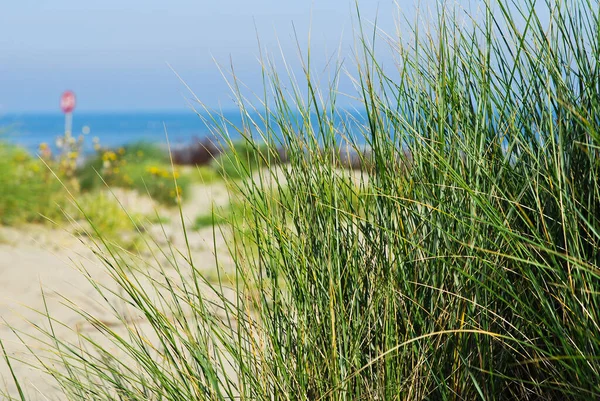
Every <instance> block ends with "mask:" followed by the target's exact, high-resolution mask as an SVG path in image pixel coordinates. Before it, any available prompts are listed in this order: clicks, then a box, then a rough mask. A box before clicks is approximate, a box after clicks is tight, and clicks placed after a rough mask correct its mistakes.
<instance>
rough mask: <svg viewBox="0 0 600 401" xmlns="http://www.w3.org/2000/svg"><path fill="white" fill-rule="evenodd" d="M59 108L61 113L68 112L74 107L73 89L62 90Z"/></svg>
mask: <svg viewBox="0 0 600 401" xmlns="http://www.w3.org/2000/svg"><path fill="white" fill-rule="evenodd" d="M60 108H61V109H62V111H63V113H70V112H72V111H73V109H75V93H73V91H64V92H63V94H62V96H61V97H60Z"/></svg>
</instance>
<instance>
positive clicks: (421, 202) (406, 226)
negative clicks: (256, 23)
mask: <svg viewBox="0 0 600 401" xmlns="http://www.w3.org/2000/svg"><path fill="white" fill-rule="evenodd" d="M538 3H539V2H538ZM485 4H486V5H487V6H488V8H485V7H484V9H483V15H482V17H481V18H476V17H473V19H471V20H469V19H468V18H467V22H468V23H466V24H465V23H462V22H461V23H459V20H458V15H459V14H460V15H462V14H461V13H460V12H459V11H455V10H452V9H448V8H440V9H439V12H438V19H437V23H436V24H435V25H434V28H431V30H428V31H423V30H422V29H420V28H419V27H417V26H415V28H414V32H413V33H414V38H413V39H414V40H411V41H409V42H408V44H406V43H405V42H404V41H400V40H397V41H393V43H392V48H393V49H394V51H395V54H396V57H397V66H398V70H397V71H390V70H384V69H383V68H382V66H381V65H380V64H378V60H377V59H376V58H375V56H374V53H373V43H370V42H369V41H368V40H367V37H368V35H367V34H366V33H364V32H362V33H360V34H359V38H358V39H359V43H360V44H361V45H360V49H359V50H360V53H359V54H362V56H360V57H358V60H357V61H358V63H357V64H358V75H357V76H356V77H355V82H356V85H357V92H358V94H359V96H360V97H361V99H362V112H363V115H364V121H362V130H361V131H360V132H358V133H357V132H348V131H345V128H344V127H346V126H345V125H343V124H342V125H340V124H339V121H340V119H343V111H341V110H340V109H339V108H336V104H335V99H336V96H337V92H336V86H335V85H336V82H337V78H338V76H336V75H334V78H333V82H332V83H331V86H330V87H329V88H328V89H327V90H320V89H319V87H318V82H317V81H316V80H315V79H313V75H312V72H313V70H312V66H311V65H310V64H309V63H308V62H306V63H305V64H304V72H305V78H306V79H305V81H303V83H299V82H295V81H292V82H287V81H286V82H284V81H283V79H282V78H281V77H280V76H279V75H278V74H277V73H276V69H274V68H271V67H268V66H267V64H268V63H267V61H266V60H265V70H264V74H265V76H266V77H267V79H268V85H269V87H270V88H271V89H272V96H271V97H270V98H268V99H266V100H265V103H264V104H266V105H267V110H266V111H263V110H262V109H256V110H253V109H252V108H251V107H252V106H251V105H249V104H248V103H247V102H245V101H244V99H243V97H242V96H241V95H240V94H238V96H239V98H238V100H239V102H240V104H241V106H240V107H241V111H242V115H243V116H245V118H244V122H243V126H242V127H240V129H241V130H243V132H245V133H246V134H247V137H259V136H260V137H262V138H264V139H265V142H266V143H267V144H268V145H269V150H268V152H275V150H276V148H277V146H280V145H281V144H282V142H283V145H285V148H286V149H287V151H288V158H289V166H288V167H287V168H285V169H283V176H282V175H281V174H279V173H276V172H275V171H274V170H260V169H256V171H253V172H252V173H253V174H252V175H254V176H255V179H253V180H241V181H237V182H236V185H237V186H238V187H237V190H238V192H239V194H241V195H240V196H242V197H243V199H244V201H245V205H246V207H250V208H252V212H251V213H248V216H249V217H248V218H247V219H245V221H243V222H242V223H239V222H236V220H235V219H233V221H232V223H233V225H234V229H237V230H240V231H241V230H243V233H244V238H243V240H238V238H239V237H237V236H234V239H236V240H235V241H234V242H233V243H231V249H230V250H231V256H232V257H233V261H234V264H235V272H236V278H237V279H236V281H235V283H236V284H235V285H236V286H235V288H233V289H229V290H228V289H226V288H225V286H224V284H223V283H222V282H220V283H219V284H217V285H210V283H207V282H206V280H203V276H202V274H201V273H200V272H199V270H198V269H197V267H196V265H195V263H201V262H202V261H194V260H193V259H192V258H191V255H190V254H188V256H189V259H188V262H189V263H188V265H185V266H184V265H176V266H174V267H173V268H174V269H175V270H176V271H177V272H180V274H181V275H182V276H185V279H184V280H183V281H182V283H180V284H177V282H176V281H169V279H166V278H165V280H167V281H166V283H162V282H161V284H159V283H158V282H157V284H156V285H155V287H154V289H155V290H156V291H157V293H159V294H165V293H166V294H167V295H162V296H159V297H158V298H156V297H154V296H149V295H148V294H147V292H146V291H147V290H145V289H144V288H143V287H142V286H141V284H139V282H138V281H136V280H132V279H131V276H130V275H129V274H130V273H128V272H129V271H130V270H127V269H125V266H122V263H123V262H119V259H118V258H114V262H112V261H111V262H107V267H108V268H109V270H110V272H112V274H113V275H114V277H115V280H117V282H118V283H119V284H120V285H121V287H122V289H123V290H124V293H125V295H124V298H126V299H127V301H128V302H129V305H130V307H131V308H133V309H135V310H136V312H137V313H139V314H141V315H143V316H145V319H146V321H147V322H148V323H149V325H150V327H151V329H150V330H151V331H152V332H153V333H154V334H155V335H156V336H157V338H158V342H159V343H158V344H156V345H150V344H149V343H148V341H147V340H146V338H147V337H146V336H145V335H144V334H142V332H141V331H140V330H138V329H137V328H136V327H135V325H131V324H129V323H128V322H129V321H128V320H127V317H126V316H121V315H119V317H120V318H121V319H122V321H123V322H124V327H126V328H127V333H126V335H121V334H118V333H116V332H115V331H112V330H110V329H108V328H106V327H102V325H101V324H100V323H98V322H97V321H94V320H93V318H92V317H89V320H90V322H92V323H94V324H96V325H97V327H98V328H99V330H101V331H102V333H103V334H104V335H105V336H106V337H108V338H110V339H111V340H112V342H113V344H114V346H115V348H117V349H118V350H119V352H120V353H122V354H125V355H127V356H128V358H129V359H123V358H120V357H119V356H117V355H118V353H115V352H107V351H106V350H105V349H104V348H103V347H102V346H99V345H98V343H96V342H94V341H91V340H87V339H86V338H82V339H81V341H82V342H83V343H85V344H86V347H69V346H68V345H67V344H64V343H61V339H58V338H53V340H54V341H56V344H57V345H56V347H57V349H58V350H60V352H59V353H58V355H59V362H62V363H63V364H66V365H67V366H68V367H69V369H67V370H59V369H50V370H51V371H52V373H53V374H54V375H55V377H56V379H57V380H58V382H59V383H60V384H61V385H62V386H63V388H64V389H65V392H66V394H68V395H69V397H70V399H74V400H84V399H91V398H93V399H98V400H100V399H102V400H117V399H120V400H124V399H127V400H205V399H210V400H229V399H234V398H236V399H237V398H241V399H252V400H279V399H282V400H283V399H286V400H288V399H293V400H296V399H297V400H367V399H369V400H398V399H402V400H413V399H414V400H422V399H431V400H463V399H468V400H471V399H482V400H512V399H523V400H527V399H529V400H539V399H544V400H554V399H555V400H562V399H578V400H589V399H596V398H598V397H599V395H600V372H599V369H600V368H599V366H600V364H598V359H599V357H600V306H599V298H598V294H599V291H600V270H599V259H598V257H599V255H598V243H599V233H600V220H599V219H600V214H599V212H600V210H599V205H600V192H599V185H598V177H599V173H600V170H599V169H600V164H599V163H598V159H599V153H598V149H600V136H599V134H598V133H599V132H600V121H599V120H598V115H600V91H598V88H599V84H600V73H599V69H598V68H599V64H598V61H599V60H598V58H599V55H600V48H599V46H600V45H599V44H600V30H599V29H598V28H599V23H600V22H599V15H598V6H597V4H593V3H592V2H588V1H583V2H576V1H567V0H562V1H554V2H547V3H544V4H545V5H546V6H547V9H544V7H541V6H542V4H541V3H540V4H535V7H534V4H533V2H529V1H527V2H521V3H516V2H506V1H498V2H496V3H493V4H492V2H486V3H485ZM335 71H339V69H336V70H335ZM232 86H233V87H236V86H235V85H232ZM286 88H287V91H286ZM306 92H308V96H306ZM261 107H262V105H261ZM254 111H258V112H260V114H259V116H260V117H258V118H261V120H262V121H258V122H257V121H252V119H253V118H257V117H253V116H256V114H254ZM314 117H316V118H314ZM215 118H217V117H215ZM218 127H223V125H218V124H217V129H218ZM257 127H264V129H260V130H259V128H257ZM221 132H222V134H223V136H224V137H226V136H227V133H226V132H224V131H221ZM340 137H345V138H349V140H350V145H349V146H351V147H352V146H354V147H355V148H356V149H359V147H362V146H363V144H364V143H361V142H366V144H367V145H368V147H369V148H370V160H369V163H368V164H369V169H368V170H366V171H363V172H362V173H356V172H354V173H350V172H349V171H347V170H341V169H336V168H334V165H335V164H336V163H331V161H332V158H335V157H337V156H336V155H339V152H338V149H339V147H340V146H341V145H344V146H345V145H348V144H347V143H346V144H342V143H340V142H339V138H340ZM249 146H250V147H251V149H254V150H253V152H254V151H256V152H257V153H255V154H256V155H257V154H258V149H256V148H255V147H253V146H254V145H249ZM232 154H234V155H235V154H236V153H235V152H232ZM263 154H264V153H263ZM267 154H269V153H267ZM233 165H234V166H237V168H241V169H246V170H248V169H247V168H246V167H247V165H246V164H244V163H243V160H239V161H238V163H233ZM242 172H243V170H242V171H240V173H242ZM244 175H247V174H246V173H244ZM349 183H352V184H351V185H350V184H349ZM277 192H281V194H282V195H283V194H285V193H287V194H290V196H287V197H285V199H286V200H285V201H281V199H283V198H281V197H280V198H278V197H274V196H272V194H273V193H277ZM248 227H250V230H248ZM171 251H172V250H171ZM184 253H185V251H184ZM109 256H110V255H109ZM107 260H113V259H110V258H109V257H108V256H107ZM159 268H160V269H166V268H168V266H163V267H159ZM183 272H186V273H185V274H184V273H183ZM186 274H188V275H186ZM165 277H167V276H166V275H165ZM173 280H175V279H173ZM156 299H158V300H159V301H156ZM132 326H133V327H132ZM125 361H127V362H125ZM52 366H54V365H52Z"/></svg>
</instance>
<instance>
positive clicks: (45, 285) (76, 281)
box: [0, 184, 228, 400]
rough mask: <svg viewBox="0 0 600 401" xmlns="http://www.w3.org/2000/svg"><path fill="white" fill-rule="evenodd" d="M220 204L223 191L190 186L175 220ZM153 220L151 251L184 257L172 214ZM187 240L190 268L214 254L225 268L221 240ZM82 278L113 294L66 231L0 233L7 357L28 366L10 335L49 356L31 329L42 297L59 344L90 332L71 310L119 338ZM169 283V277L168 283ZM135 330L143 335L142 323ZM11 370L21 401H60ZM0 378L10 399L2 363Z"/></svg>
mask: <svg viewBox="0 0 600 401" xmlns="http://www.w3.org/2000/svg"><path fill="white" fill-rule="evenodd" d="M116 195H117V196H118V197H119V199H120V200H121V201H122V202H123V205H124V206H125V207H126V208H137V207H138V205H139V201H138V200H136V198H135V197H133V198H132V197H131V196H130V194H128V193H126V192H117V193H116ZM227 203H228V195H227V190H226V188H225V186H224V185H222V184H214V185H197V186H194V187H193V188H192V193H191V194H190V196H189V199H188V201H187V202H186V203H185V204H184V205H183V206H182V211H183V216H184V219H183V220H184V222H185V224H186V225H188V224H191V222H192V221H193V219H194V218H195V217H196V216H197V215H198V214H200V213H206V211H207V210H210V208H211V205H213V204H214V205H216V206H217V207H219V206H224V205H226V204H227ZM140 207H141V206H140ZM145 207H149V206H148V205H146V206H145ZM150 207H151V206H150ZM160 213H161V215H163V216H165V217H167V218H168V223H165V224H163V226H162V227H161V226H159V225H154V226H152V227H148V232H149V233H150V235H152V236H153V237H154V238H155V240H156V241H157V242H158V243H159V244H160V243H165V244H166V243H170V244H171V245H173V246H174V247H175V248H179V249H185V247H186V242H185V237H184V235H183V230H182V226H181V218H180V217H179V211H178V210H161V212H160ZM188 236H189V237H188V242H189V244H190V250H191V252H192V257H193V259H194V260H195V261H196V263H195V266H196V267H197V268H199V269H200V270H203V271H206V272H210V271H211V270H214V269H215V258H214V254H213V250H214V249H218V250H219V251H218V252H219V253H222V255H220V256H219V258H220V263H224V264H225V265H227V263H228V253H227V248H226V247H225V246H224V245H225V239H224V238H223V237H222V236H220V235H218V236H217V238H216V241H217V244H215V243H214V241H213V231H212V228H207V229H204V230H200V231H197V232H188ZM168 257H169V255H166V256H165V255H160V256H159V257H158V258H157V259H158V260H154V259H152V258H148V259H149V260H148V263H150V264H152V263H155V264H156V263H161V260H160V258H165V259H168ZM163 262H164V263H163V267H165V269H167V270H168V269H169V263H166V262H167V261H166V260H164V261H163ZM83 272H85V273H86V274H89V276H90V277H91V278H93V280H94V281H96V282H97V283H99V284H100V285H103V286H106V287H107V288H116V284H115V283H114V281H113V279H112V278H111V277H110V276H109V274H108V272H107V270H106V268H105V267H104V266H103V265H102V263H101V262H100V260H99V259H98V258H97V257H96V256H95V255H94V253H93V252H92V250H91V249H90V246H89V243H88V244H86V240H85V239H84V240H82V239H81V238H78V237H75V236H73V235H72V234H70V233H69V230H63V229H50V228H48V227H41V226H30V227H25V228H19V229H13V228H6V227H0V318H2V319H4V322H0V338H1V339H2V340H3V342H4V345H5V347H6V350H7V353H8V354H9V355H10V356H11V357H13V358H16V359H22V360H24V361H25V362H31V363H34V364H35V363H36V361H35V360H34V359H33V358H32V357H31V355H30V353H29V352H27V349H26V348H25V347H24V346H23V344H22V343H21V341H20V340H19V339H18V338H17V336H16V335H15V334H14V333H13V331H12V329H11V327H12V328H14V329H15V330H17V331H18V332H22V333H24V336H25V337H24V338H23V339H24V340H26V342H27V343H28V344H29V345H30V346H31V347H33V349H35V350H36V353H39V354H40V355H45V356H49V354H48V353H47V352H45V351H44V349H46V348H47V347H46V346H44V344H43V343H42V341H41V340H47V339H46V338H45V337H44V336H42V335H40V333H39V330H38V329H37V328H36V326H39V327H42V328H46V329H47V328H48V319H47V318H46V317H44V315H43V314H41V313H40V312H43V311H44V309H45V303H44V297H43V295H44V296H45V299H46V305H47V307H48V310H49V312H50V314H51V315H52V316H53V317H54V318H56V319H57V320H58V321H60V322H62V323H64V325H54V329H55V331H56V335H57V336H58V337H59V338H61V339H64V340H67V341H71V340H75V339H76V332H77V331H87V332H88V333H93V332H94V330H95V329H94V328H93V327H90V325H89V323H87V322H86V321H85V319H84V318H83V317H82V316H80V315H79V314H78V313H77V311H76V310H74V309H78V308H81V309H83V310H85V311H87V312H90V313H91V314H93V315H94V316H95V317H97V318H98V319H99V320H100V321H102V322H104V323H105V324H107V325H110V326H111V327H113V328H114V329H115V330H119V327H118V326H119V325H121V323H120V322H119V321H118V320H117V319H116V318H115V317H114V314H113V312H112V311H110V310H109V309H108V308H107V304H106V301H104V300H103V299H102V298H101V297H100V296H99V295H98V293H97V291H96V290H95V289H94V287H93V286H92V285H91V284H90V282H89V279H88V277H86V275H85V274H84V273H83ZM175 276H176V275H175V274H173V277H175ZM142 282H143V280H142ZM65 299H68V300H70V301H71V302H72V303H73V305H74V306H75V308H72V307H69V306H68V305H67V303H66V301H65ZM109 302H110V303H111V304H112V305H113V306H116V307H117V308H121V307H122V308H125V305H123V302H122V301H120V300H119V299H118V298H117V297H116V296H113V297H112V298H109ZM137 323H138V324H141V326H142V327H143V321H138V322H137ZM27 337H28V338H27ZM14 368H15V371H16V373H17V375H18V376H19V378H20V379H21V381H22V383H23V384H24V385H25V391H26V393H27V395H28V399H31V400H61V399H64V396H62V395H61V391H60V390H59V389H57V388H56V383H55V382H54V381H53V380H52V379H51V378H49V377H46V376H45V375H44V374H43V373H41V372H40V371H39V370H37V369H34V368H31V367H28V366H27V365H26V364H24V363H15V364H14ZM0 378H1V379H2V380H3V381H4V382H5V386H6V388H7V389H8V391H9V393H10V394H11V395H12V396H16V395H17V392H16V388H15V386H14V384H13V382H12V378H11V375H10V372H9V370H8V367H7V366H6V364H5V363H4V361H3V360H0ZM1 385H2V384H1V383H0V386H1Z"/></svg>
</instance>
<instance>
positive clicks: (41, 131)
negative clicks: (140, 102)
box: [0, 111, 241, 153]
mask: <svg viewBox="0 0 600 401" xmlns="http://www.w3.org/2000/svg"><path fill="white" fill-rule="evenodd" d="M223 116H224V117H225V118H227V119H228V120H229V121H231V122H232V124H234V125H241V119H240V114H239V111H238V112H235V111H232V112H224V113H223ZM205 117H206V116H205ZM72 124H73V125H72V135H73V136H75V137H79V136H80V135H82V136H83V138H84V141H83V144H84V145H83V150H84V152H92V151H93V144H94V138H97V140H98V141H99V143H100V145H101V146H102V147H106V148H115V147H119V146H122V145H126V144H128V143H134V142H141V141H143V142H153V143H159V144H165V145H166V144H167V139H168V142H169V144H170V145H171V146H173V147H177V146H185V145H187V144H190V143H192V142H194V141H197V140H201V139H203V138H205V137H207V136H213V133H212V132H211V129H210V128H209V127H208V126H207V125H206V124H205V122H204V121H203V119H202V118H201V117H200V116H199V115H197V114H196V113H195V112H193V111H183V112H135V113H131V112H130V113H83V112H82V113H77V112H74V113H73V122H72ZM64 132H65V116H64V115H63V114H62V113H44V114H41V113H40V114H30V113H27V114H4V115H0V140H4V141H8V142H11V143H13V144H16V145H18V146H21V147H24V148H26V149H27V150H29V151H30V152H33V153H35V152H36V151H37V149H38V148H39V145H40V144H41V143H46V144H48V145H49V146H50V147H52V148H54V147H55V146H56V141H57V138H58V137H59V136H61V135H63V134H64ZM235 136H236V134H235V132H234V131H232V139H236V138H235Z"/></svg>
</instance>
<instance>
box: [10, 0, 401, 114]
mask: <svg viewBox="0 0 600 401" xmlns="http://www.w3.org/2000/svg"><path fill="white" fill-rule="evenodd" d="M2 3H3V4H2V5H0V49H1V51H0V113H7V112H26V111H30V112H35V111H56V110H57V109H58V97H59V95H60V93H61V92H62V91H63V90H64V89H72V90H74V91H75V92H76V93H77V95H78V110H80V111H84V110H86V111H128V110H183V109H185V108H186V107H187V101H186V99H189V98H190V95H189V93H188V92H187V91H186V89H185V88H184V86H183V85H182V84H181V83H180V82H179V81H178V79H177V78H176V76H175V74H174V73H173V72H172V71H171V70H170V69H169V67H168V66H167V63H169V64H170V65H172V66H173V68H174V69H175V70H177V72H178V73H180V74H181V76H182V77H183V78H184V79H185V80H186V82H187V83H188V84H189V85H190V86H191V88H192V89H193V90H194V92H195V93H196V94H197V95H198V97H199V98H201V99H202V100H203V101H205V102H206V103H207V104H209V105H210V106H211V107H218V106H219V105H221V106H222V107H225V108H227V107H231V102H230V97H231V96H230V95H229V93H228V90H227V87H226V85H225V83H224V82H223V79H222V78H221V76H220V74H219V71H218V69H217V67H216V65H215V62H214V61H213V57H214V59H216V61H217V62H219V63H222V64H225V65H227V64H229V58H230V57H231V58H232V59H233V62H234V64H235V67H236V70H237V72H238V74H239V75H240V77H241V78H242V80H244V81H245V82H246V83H247V84H248V85H249V86H250V87H251V88H256V89H258V88H259V87H260V74H259V65H258V61H257V54H258V46H257V39H256V37H257V36H256V35H257V33H258V36H259V37H260V39H261V42H262V45H263V46H264V47H266V48H268V49H270V51H271V52H272V53H278V52H279V50H278V43H280V44H281V47H282V49H283V52H284V53H285V54H286V55H287V58H288V59H289V60H291V61H292V62H293V63H295V62H297V60H298V57H297V49H296V42H295V39H294V30H293V27H295V28H296V32H297V33H298V37H299V39H300V46H301V47H305V46H306V44H307V37H308V30H309V27H311V32H312V33H311V48H312V53H313V55H314V57H315V62H316V63H317V65H318V64H319V63H322V64H324V62H325V61H324V60H325V59H326V56H327V55H331V54H333V53H334V52H335V50H336V49H337V48H338V46H340V45H341V47H342V49H343V50H342V52H343V54H344V55H345V56H346V57H351V50H352V38H353V29H354V27H353V22H352V21H353V19H354V17H355V11H354V0H316V1H300V0H222V1H218V2H217V1H207V0H204V1H202V0H170V1H167V0H162V1H158V0H127V1H122V0H121V1H117V0H104V1H101V2H100V1H97V2H91V1H75V0H19V1H3V2H2ZM358 3H359V6H360V8H361V12H362V14H363V18H364V19H365V20H368V21H373V19H374V18H375V16H376V15H378V25H379V26H380V27H381V28H382V29H384V30H386V31H389V32H390V33H393V31H394V29H395V28H394V27H395V24H394V15H395V14H397V11H398V6H400V7H403V8H404V9H405V10H410V8H409V7H410V5H411V4H413V1H412V0H400V1H396V2H394V1H392V0H381V1H375V0H359V1H358ZM408 13H409V14H410V13H411V12H410V11H408ZM349 61H350V60H349Z"/></svg>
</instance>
